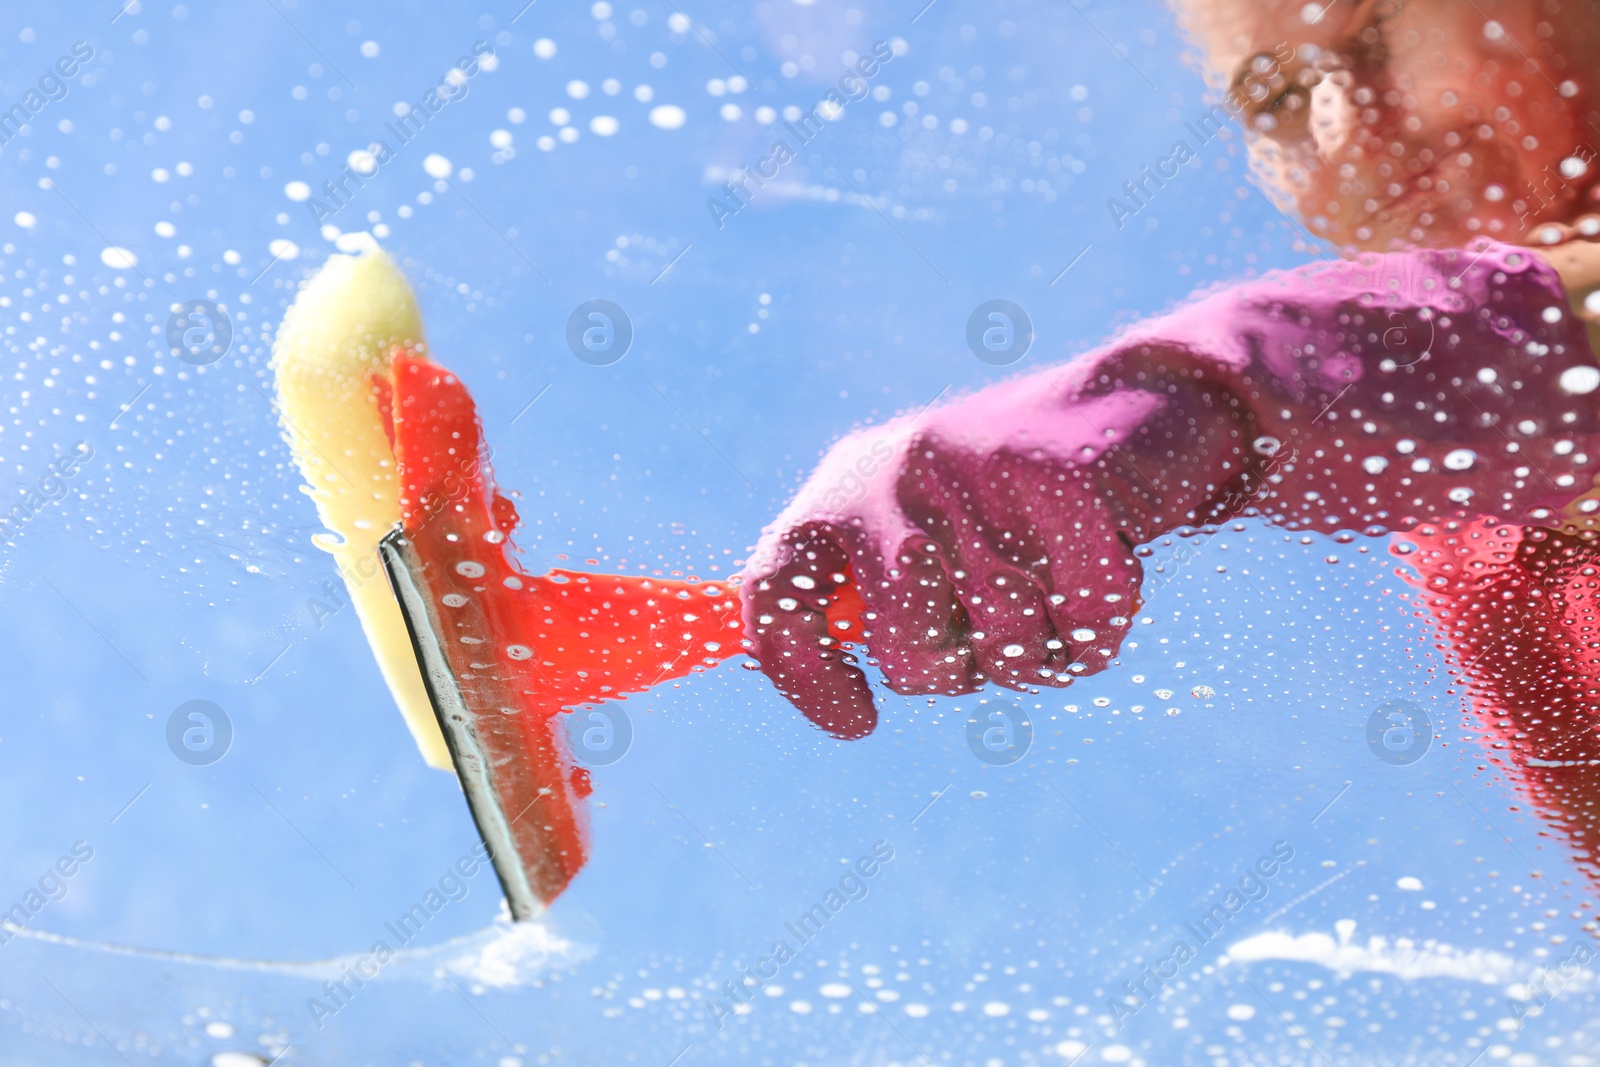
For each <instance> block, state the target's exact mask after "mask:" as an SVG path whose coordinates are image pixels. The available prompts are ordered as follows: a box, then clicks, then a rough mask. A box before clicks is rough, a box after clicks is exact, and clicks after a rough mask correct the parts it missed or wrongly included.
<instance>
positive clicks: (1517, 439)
mask: <svg viewBox="0 0 1600 1067" xmlns="http://www.w3.org/2000/svg"><path fill="white" fill-rule="evenodd" d="M1565 304H1566V298H1565V295H1564V293H1563V292H1562V289H1561V286H1560V283H1559V281H1558V279H1557V278H1556V275H1555V273H1554V272H1553V271H1552V270H1551V269H1550V268H1549V267H1548V266H1547V265H1546V264H1544V263H1543V262H1541V261H1539V260H1537V259H1535V258H1533V257H1531V256H1529V255H1528V254H1527V251H1526V250H1517V249H1513V248H1509V247H1507V246H1499V245H1491V246H1487V247H1486V248H1484V249H1483V250H1481V251H1465V252H1463V251H1451V252H1418V253H1404V254H1395V255H1389V256H1373V257H1367V258H1365V259H1363V260H1362V261H1360V262H1357V263H1341V264H1334V265H1331V266H1324V267H1318V268H1311V269H1307V270H1303V271H1298V272H1295V273H1292V274H1285V275H1274V276H1269V277H1268V278H1265V279H1262V280H1261V281H1258V282H1254V283H1251V284H1249V285H1245V286H1240V287H1238V288H1235V289H1231V290H1226V291H1223V292H1220V293H1217V294H1215V295H1213V296H1211V297H1209V298H1208V299H1205V300H1202V301H1200V302H1198V303H1194V304H1191V305H1189V306H1188V307H1186V308H1184V309H1182V310H1180V311H1179V312H1177V313H1175V314H1173V315H1170V316H1168V317H1166V318H1163V319H1160V320H1156V321H1154V322H1152V323H1149V324H1147V325H1143V326H1140V327H1137V328H1135V329H1134V330H1132V331H1129V332H1128V333H1126V334H1124V335H1123V336H1122V337H1120V338H1119V339H1118V340H1116V341H1115V342H1113V343H1112V344H1111V345H1109V346H1107V347H1106V348H1104V349H1101V350H1099V351H1098V352H1095V353H1091V354H1089V355H1086V356H1083V357H1080V358H1079V359H1077V360H1075V361H1074V362H1072V363H1070V364H1067V365H1065V366H1060V367H1055V368H1051V369H1048V370H1045V371H1042V372H1039V373H1036V374H1033V375H1031V376H1028V377H1024V378H1020V379H1017V380H1014V381H1011V382H1007V383H1004V384H1001V385H998V386H994V387H991V388H989V389H986V390H984V391H983V392H980V393H977V394H975V395H973V396H970V397H966V398H964V399H960V400H957V401H953V402H951V403H948V404H946V405H944V406H942V407H938V408H934V409H932V410H930V411H927V412H926V413H924V414H921V415H919V416H915V417H912V416H905V417H901V418H899V419H895V420H893V421H891V422H889V423H886V424H885V425H883V426H882V427H878V428H873V429H868V430H863V431H860V432H857V433H854V434H852V435H850V436H849V437H846V438H845V439H843V440H842V441H840V442H839V443H838V444H836V445H835V446H834V448H833V449H832V450H831V451H830V452H829V454H828V455H827V457H826V458H824V460H823V462H822V464H821V465H820V466H819V467H818V469H817V470H816V472H815V473H814V474H813V475H812V477H811V478H810V480H808V482H807V483H806V484H805V486H804V487H803V488H802V489H801V491H800V493H799V494H798V495H797V497H796V498H795V500H794V501H793V502H792V503H791V504H790V506H789V507H788V508H787V509H786V510H785V511H784V513H783V514H782V515H781V516H779V518H778V519H777V521H776V522H775V523H774V524H773V525H772V526H770V527H769V528H768V529H767V531H766V532H765V534H764V536H763V538H762V540H761V542H760V543H759V544H758V545H757V547H756V551H755V552H754V553H753V555H752V558H751V560H750V562H749V564H748V565H747V567H746V569H745V573H744V584H743V587H742V590H741V595H742V598H743V600H744V621H745V633H746V638H747V642H748V645H747V647H748V649H749V651H750V653H751V655H752V656H753V657H754V658H755V659H756V660H757V661H758V662H759V663H760V665H761V668H762V670H763V671H764V672H765V673H766V674H767V675H768V677H770V678H771V679H772V681H773V682H774V683H775V684H776V685H777V687H778V688H779V690H780V691H781V692H783V694H784V695H785V696H786V697H787V698H788V699H789V700H790V701H791V702H792V703H793V704H794V705H795V706H796V707H798V708H799V709H800V710H801V711H802V712H803V713H804V714H805V715H806V716H807V718H809V719H810V720H811V721H812V722H814V723H815V724H817V725H818V726H819V727H821V728H822V729H823V730H825V731H827V732H828V733H830V734H832V735H834V736H836V737H840V738H855V737H861V736H864V735H865V734H868V733H870V732H871V731H872V729H873V728H874V726H875V725H876V721H877V713H876V710H875V708H874V706H873V702H872V695H871V690H870V688H869V686H868V684H867V679H866V677H865V675H864V674H863V673H862V671H861V669H860V667H859V665H858V662H857V659H856V657H855V655H852V654H851V653H850V652H849V651H848V650H847V649H845V648H844V647H843V643H844V642H852V643H854V644H855V645H856V646H857V647H858V648H859V647H861V646H863V645H864V646H865V647H866V648H868V649H870V652H871V656H872V660H871V662H873V663H875V664H877V665H878V666H880V667H881V668H882V670H883V674H884V677H885V679H886V681H887V682H888V685H889V687H890V688H891V689H893V690H894V691H895V692H899V693H906V694H933V693H946V694H954V693H965V692H971V691H973V690H975V689H978V688H980V687H981V686H983V685H984V684H986V683H987V682H995V683H997V684H1000V685H1003V686H1007V687H1010V688H1014V689H1022V688H1026V687H1029V686H1038V685H1045V686H1064V685H1067V684H1069V683H1070V682H1071V680H1072V679H1073V678H1074V677H1078V676H1082V675H1088V674H1092V673H1094V672H1096V671H1098V670H1101V669H1103V668H1104V667H1105V666H1106V664H1107V663H1108V662H1109V660H1110V658H1111V657H1112V656H1114V655H1115V654H1116V651H1117V649H1118V647H1119V646H1120V643H1121V640H1122V638H1123V635H1124V634H1125V633H1126V628H1127V626H1128V625H1129V622H1130V620H1131V619H1132V618H1133V616H1134V615H1135V613H1136V612H1137V610H1138V607H1139V581H1140V576H1141V569H1140V564H1139V559H1138V557H1137V555H1136V553H1135V549H1136V548H1137V547H1138V546H1139V545H1141V544H1143V543H1144V542H1146V541H1149V540H1151V539H1153V538H1155V537H1157V536H1159V535H1160V534H1162V533H1165V532H1169V531H1171V530H1173V529H1175V528H1177V527H1180V526H1184V525H1204V524H1207V523H1214V522H1220V521H1223V520H1225V519H1228V518H1231V517H1233V516H1235V515H1239V514H1246V515H1248V514H1256V513H1259V514H1263V515H1266V516H1269V517H1271V518H1273V519H1276V520H1278V521H1281V522H1284V523H1285V524H1287V525H1297V526H1305V527H1310V528H1313V529H1317V530H1320V531H1325V532H1330V533H1331V532H1333V531H1334V530H1335V529H1352V530H1357V531H1361V530H1367V529H1372V530H1376V529H1399V528H1408V527H1409V526H1410V525H1412V524H1414V523H1415V522H1418V521H1424V520H1432V519H1438V518H1441V517H1443V516H1450V515H1461V516H1464V515H1469V514H1489V515H1494V516H1496V517H1498V518H1502V519H1505V520H1506V521H1510V522H1513V523H1533V524H1538V523H1541V522H1544V523H1548V522H1550V521H1551V520H1552V516H1553V515H1555V514H1556V513H1557V512H1558V511H1560V509H1562V508H1564V507H1566V506H1567V505H1569V504H1571V503H1573V501H1574V500H1575V499H1576V498H1577V497H1578V496H1579V495H1580V494H1581V493H1582V492H1583V491H1585V490H1586V489H1587V488H1588V487H1589V486H1590V484H1591V483H1592V481H1593V479H1594V475H1595V473H1596V471H1597V470H1600V420H1597V418H1596V415H1595V412H1594V410H1593V405H1592V404H1591V403H1589V402H1588V401H1587V400H1586V399H1584V393H1585V390H1592V389H1594V388H1595V386H1596V385H1600V374H1597V375H1596V376H1595V379H1594V380H1593V381H1591V380H1590V379H1589V378H1588V377H1586V374H1587V373H1588V372H1587V371H1586V370H1585V368H1593V367H1594V363H1595V360H1594V356H1593V354H1592V353H1591V352H1590V351H1589V347H1588V343H1587V341H1586V340H1585V336H1584V331H1583V328H1582V324H1581V323H1579V322H1578V321H1577V320H1576V319H1575V318H1574V317H1573V316H1572V315H1571V314H1570V313H1566V312H1565V311H1564V310H1563V309H1564V308H1565ZM1552 308H1554V309H1556V312H1552V311H1551V309H1552ZM1557 312H1559V313H1557ZM1569 372H1570V373H1569ZM1535 471H1537V474H1535V473H1534V472H1535ZM857 614H859V625H858V624H857V623H856V622H855V621H854V616H856V615H857ZM841 624H842V625H841Z"/></svg>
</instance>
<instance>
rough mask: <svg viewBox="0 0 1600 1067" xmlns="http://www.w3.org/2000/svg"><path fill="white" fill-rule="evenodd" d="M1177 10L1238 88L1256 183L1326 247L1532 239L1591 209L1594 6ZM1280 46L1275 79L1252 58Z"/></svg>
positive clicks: (1369, 2)
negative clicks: (1275, 193) (1538, 229)
mask: <svg viewBox="0 0 1600 1067" xmlns="http://www.w3.org/2000/svg"><path fill="white" fill-rule="evenodd" d="M1180 6H1181V7H1183V8H1186V9H1187V13H1188V14H1189V16H1190V19H1191V22H1192V23H1193V24H1194V25H1195V27H1196V29H1197V31H1198V32H1199V33H1200V36H1201V39H1202V43H1203V44H1204V46H1205V47H1206V49H1207V58H1208V60H1209V62H1210V63H1211V64H1212V65H1213V67H1214V68H1215V69H1216V70H1217V71H1219V72H1220V73H1221V74H1222V75H1223V77H1224V79H1225V80H1226V81H1227V82H1228V83H1229V84H1230V85H1235V86H1240V90H1239V91H1240V93H1241V96H1242V97H1244V103H1245V110H1244V112H1243V113H1242V114H1241V116H1240V117H1241V121H1242V122H1244V123H1245V124H1246V128H1247V129H1248V130H1249V131H1250V153H1251V156H1252V162H1253V164H1254V165H1255V167H1256V169H1257V171H1258V172H1259V173H1261V174H1262V175H1263V177H1265V178H1266V179H1267V180H1268V181H1269V182H1270V183H1271V184H1272V185H1274V186H1275V187H1276V188H1277V189H1278V190H1279V191H1280V192H1281V193H1283V194H1284V195H1285V196H1286V197H1287V198H1288V199H1289V200H1291V201H1292V202H1293V206H1294V208H1295V210H1296V211H1297V212H1298V213H1299V215H1300V217H1301V218H1302V219H1303V220H1304V222H1305V224H1306V226H1307V228H1309V229H1310V230H1311V231H1312V232H1313V233H1315V234H1317V235H1318V236H1321V237H1324V238H1326V239H1328V240H1330V241H1332V242H1333V243H1335V244H1337V245H1339V246H1341V247H1353V248H1360V249H1372V250H1380V251H1382V250H1387V249H1389V248H1391V247H1395V246H1404V245H1431V246H1436V247H1437V246H1446V245H1463V244H1466V243H1467V242H1468V241H1470V240H1471V239H1472V238H1474V237H1479V236H1487V237H1494V238H1496V239H1499V240H1503V241H1513V242H1516V241H1524V242H1526V241H1529V240H1531V236H1530V233H1531V230H1532V229H1533V227H1534V226H1535V225H1536V224H1537V223H1539V222H1544V221H1564V220H1572V219H1574V218H1576V217H1577V216H1578V215H1579V214H1581V213H1583V212H1584V211H1585V210H1593V209H1594V203H1593V201H1592V200H1591V198H1590V196H1589V191H1590V189H1591V187H1595V188H1597V190H1600V186H1597V185H1596V181H1597V178H1600V127H1597V126H1596V124H1595V122H1596V121H1600V111H1597V110H1596V109H1595V108H1594V104H1595V103H1596V101H1597V100H1600V93H1597V92H1596V90H1595V89H1594V88H1593V84H1594V83H1595V82H1596V81H1597V80H1600V10H1597V7H1600V5H1597V4H1595V3H1594V2H1592V0H1333V2H1332V3H1325V4H1324V5H1322V6H1319V5H1318V4H1315V3H1311V4H1307V3H1305V2H1304V0H1254V2H1251V3H1248V4H1242V5H1237V6H1236V7H1235V8H1234V9H1233V10H1230V11H1228V12H1227V17H1212V16H1216V15H1218V11H1216V10H1215V9H1218V8H1221V7H1222V6H1224V5H1223V4H1221V3H1214V2H1210V0H1182V2H1181V3H1180ZM1285 42H1286V43H1287V44H1288V45H1289V46H1290V47H1291V48H1292V49H1293V50H1294V58H1293V59H1291V60H1290V61H1289V62H1287V63H1285V64H1283V65H1282V66H1281V68H1279V69H1277V70H1276V71H1272V64H1271V63H1270V61H1268V60H1266V59H1263V58H1259V57H1270V56H1272V55H1273V54H1274V53H1277V54H1279V55H1282V54H1284V52H1282V51H1280V46H1281V45H1282V44H1283V43H1285ZM1252 67H1254V69H1255V70H1256V78H1255V79H1254V82H1253V84H1252V82H1251V81H1250V80H1247V75H1249V74H1250V73H1251V70H1252ZM1264 72H1271V73H1270V75H1265V74H1264ZM1263 83H1264V85H1265V88H1263Z"/></svg>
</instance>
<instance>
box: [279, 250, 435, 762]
mask: <svg viewBox="0 0 1600 1067" xmlns="http://www.w3.org/2000/svg"><path fill="white" fill-rule="evenodd" d="M360 237H365V238H366V241H365V244H366V248H365V251H364V252H363V253H362V254H361V255H359V256H355V255H335V256H330V257H329V259H328V262H327V263H326V264H325V265H324V266H323V268H322V269H321V270H320V271H318V272H317V273H316V275H315V276H314V277H312V278H311V280H310V281H308V282H306V284H305V286H304V287H303V288H302V289H301V290H300V293H299V295H298V296H297V297H296V298H295V301H294V304H293V305H292V306H291V307H290V308H289V311H288V313H287V314H286V315H285V316H284V318H283V325H282V327H281V328H280V329H279V330H278V336H277V340H276V341H275V342H274V344H273V348H272V370H273V371H274V373H275V374H276V376H277V386H278V405H279V418H280V420H281V422H282V425H283V430H284V435H285V436H286V437H287V439H288V441H289V444H290V447H291V448H292V449H293V451H294V458H295V462H296V463H298V464H299V466H300V473H301V474H302V475H304V477H305V479H306V487H305V491H306V492H307V493H308V494H309V495H310V497H311V499H313V500H315V501H316V504H317V513H318V514H319V515H320V516H321V518H322V523H323V525H324V526H326V527H327V528H328V530H329V531H331V534H319V535H318V536H317V537H314V538H313V539H312V540H313V542H314V543H316V544H317V545H318V547H320V548H323V549H326V550H327V551H330V552H332V553H333V557H334V560H335V562H336V563H337V565H338V568H339V573H340V574H342V575H343V576H344V581H345V586H346V588H348V589H349V591H350V599H351V602H352V603H354V604H355V606H356V614H357V615H358V616H359V617H360V619H361V625H362V627H363V628H364V629H365V630H366V634H367V640H368V641H369V642H370V643H371V644H372V651H373V653H374V654H375V655H376V656H377V659H378V667H379V669H381V670H382V672H383V677H384V680H385V681H387V682H388V683H389V691H390V692H391V693H393V694H394V698H395V702H396V703H397V704H399V705H400V713H401V714H402V715H403V716H405V720H406V725H407V726H409V727H410V728H411V736H412V737H413V738H415V739H416V742H417V747H418V748H420V749H421V750H422V758H423V759H424V760H426V761H427V763H428V764H429V765H430V766H433V767H438V768H440V769H444V770H448V769H450V766H451V764H450V754H449V752H448V751H447V750H446V748H445V744H444V737H443V736H442V735H441V734H440V733H439V724H438V722H437V721H435V719H434V715H433V708H432V706H431V705H430V704H429V702H428V696H427V693H426V691H425V690H424V689H423V686H422V673H421V670H420V668H419V667H418V666H417V661H416V656H415V654H414V653H413V652H412V650H411V641H410V638H409V637H408V636H407V634H406V626H405V621H404V620H403V619H402V618H401V616H400V609H399V607H398V606H397V605H396V604H395V600H394V596H393V595H392V594H391V593H390V591H389V585H388V582H387V581H386V580H385V578H384V576H383V568H382V566H381V564H380V563H379V561H378V540H379V539H380V538H382V537H383V536H384V535H385V534H387V533H388V532H389V530H390V528H391V527H393V526H394V524H395V523H396V522H398V521H400V503H399V493H398V487H397V485H396V482H395V463H394V453H393V451H392V450H391V449H390V447H389V439H388V437H387V435H386V434H385V433H384V426H383V420H382V416H381V415H380V413H379V410H378V404H377V394H376V392H375V391H374V389H373V386H372V376H373V375H374V374H381V375H387V374H388V370H389V355H390V351H391V349H392V347H393V346H394V345H397V344H398V345H405V346H407V347H411V348H414V349H416V350H417V351H422V350H423V349H424V339H423V333H422V313H421V311H420V310H419V309H418V308H417V299H416V296H415V294H413V293H412V291H411V286H410V285H408V284H407V283H406V279H405V276H404V275H402V274H401V273H400V269H399V268H398V267H396V266H395V263H394V261H393V260H391V259H390V258H389V257H388V256H387V255H386V254H385V253H384V252H383V250H382V249H380V248H379V247H378V245H377V242H376V241H373V240H372V238H371V237H368V236H366V235H364V234H363V235H359V237H358V240H359V238H360Z"/></svg>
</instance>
